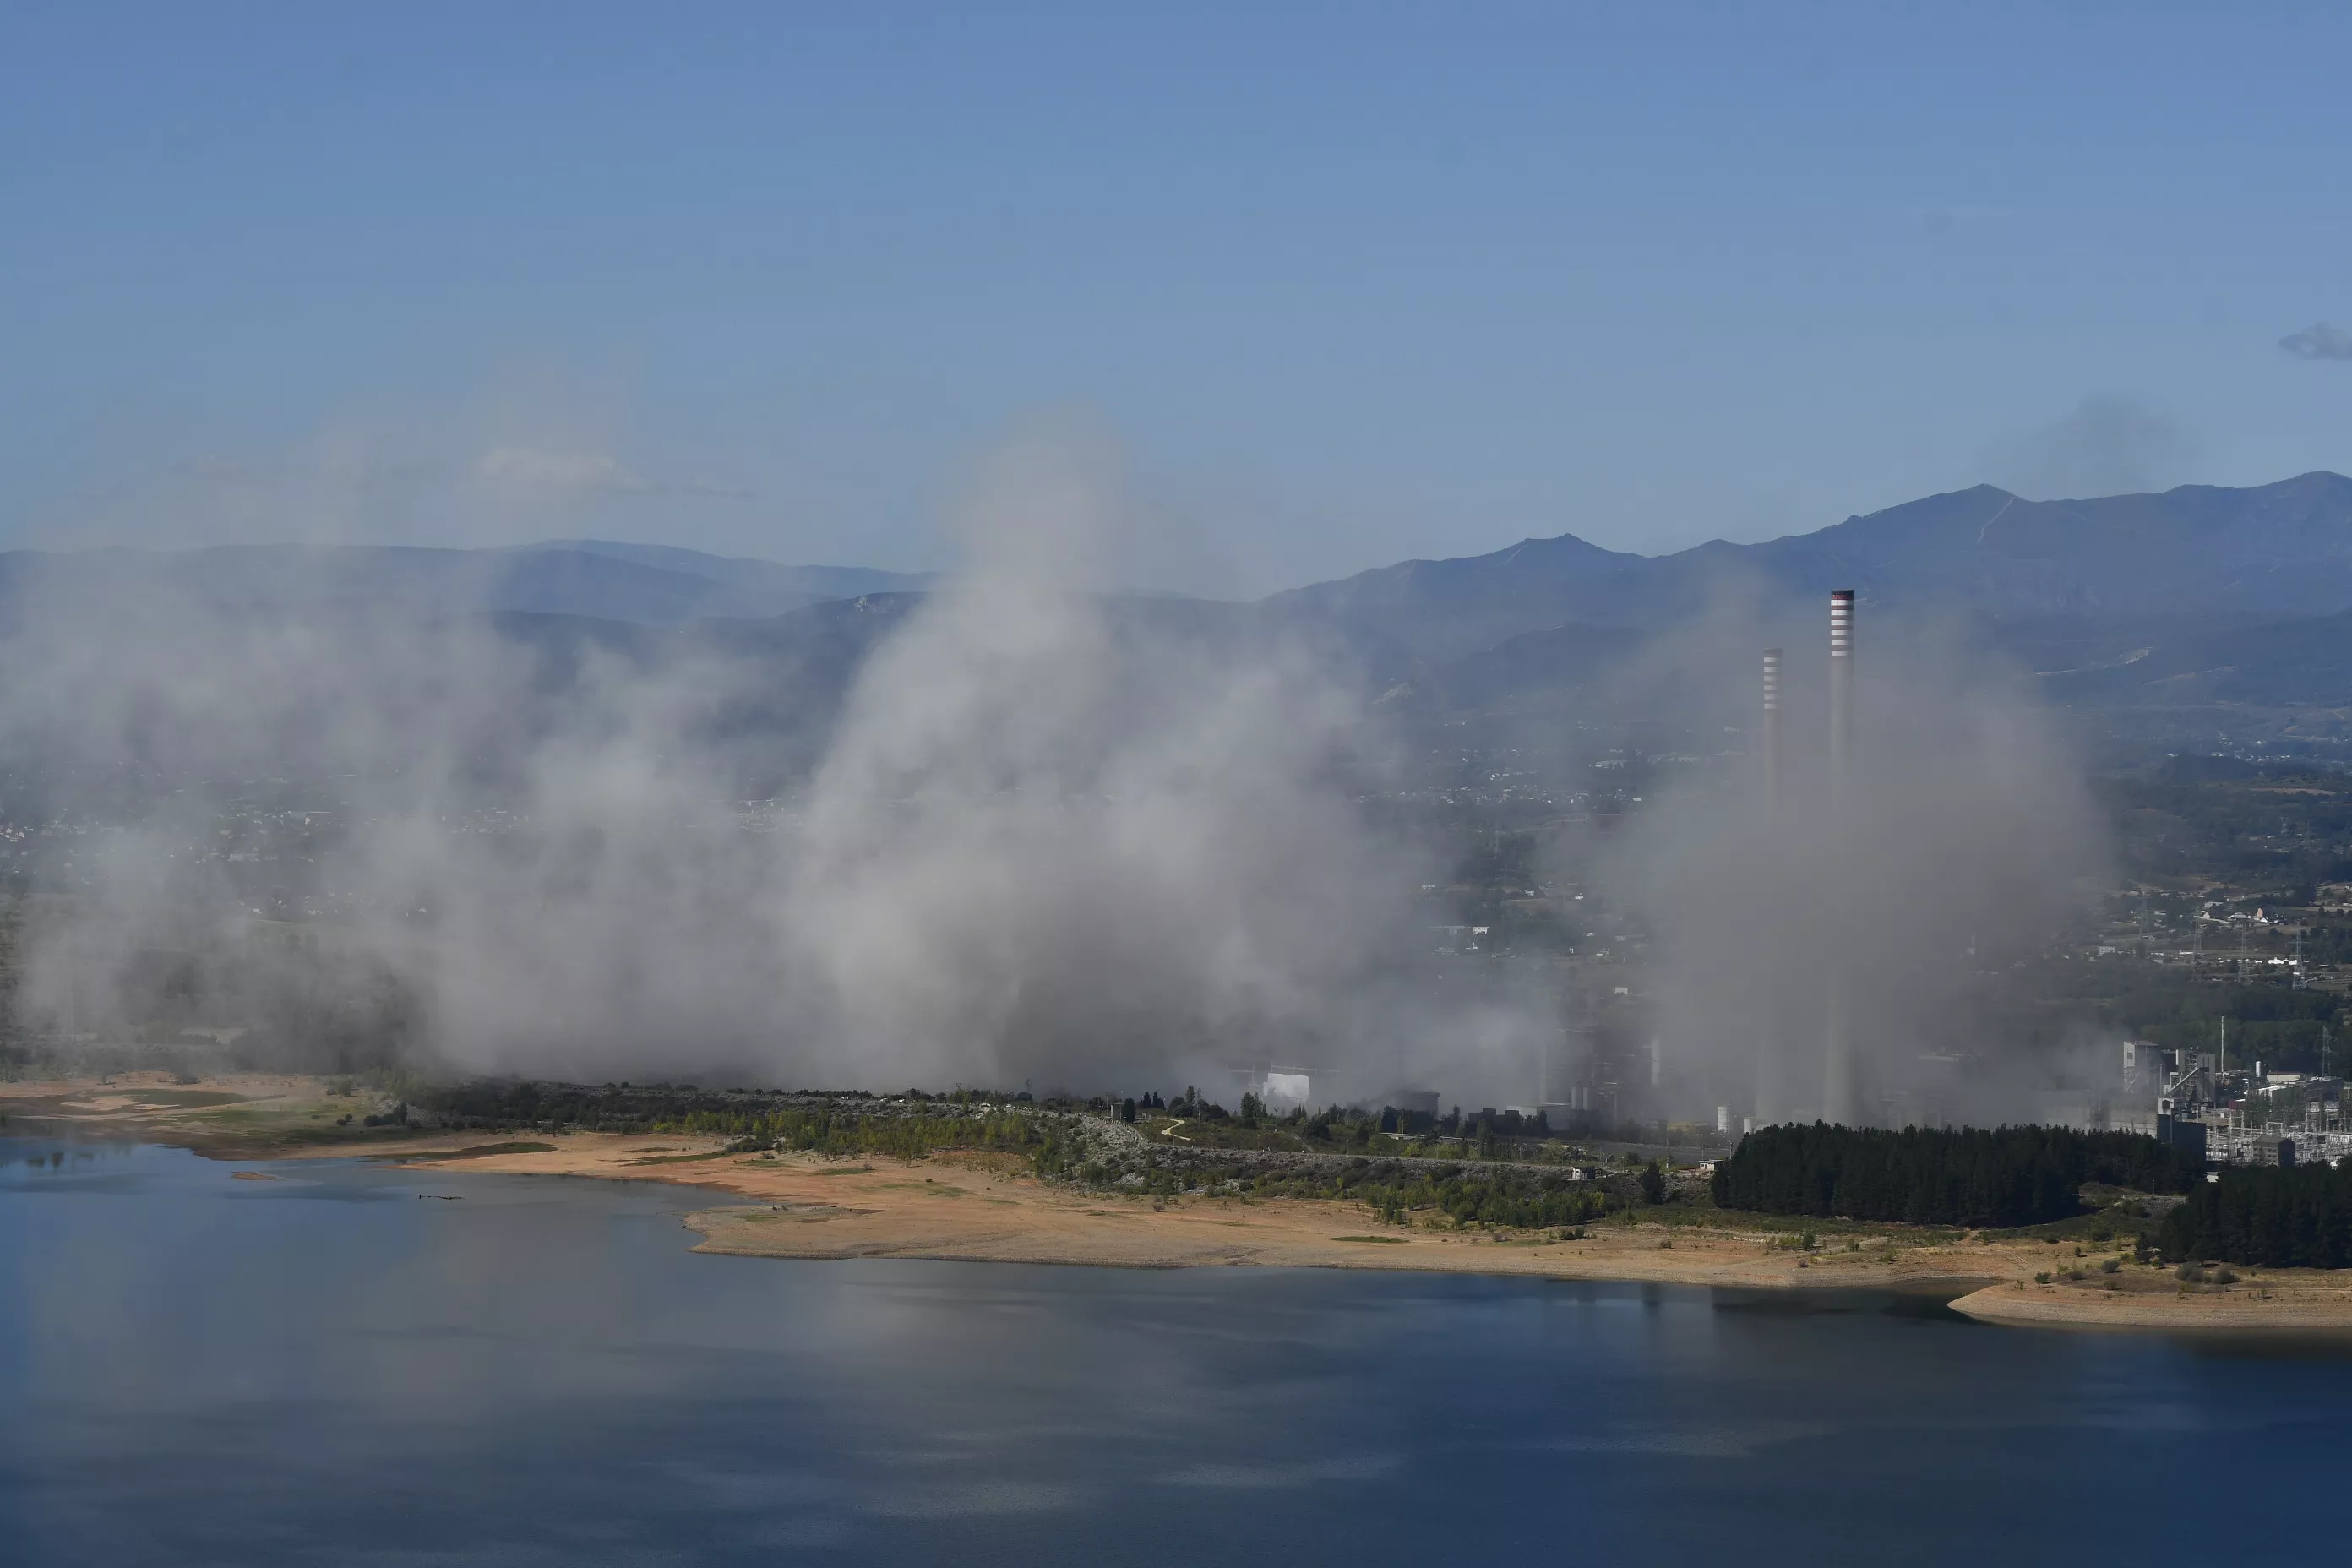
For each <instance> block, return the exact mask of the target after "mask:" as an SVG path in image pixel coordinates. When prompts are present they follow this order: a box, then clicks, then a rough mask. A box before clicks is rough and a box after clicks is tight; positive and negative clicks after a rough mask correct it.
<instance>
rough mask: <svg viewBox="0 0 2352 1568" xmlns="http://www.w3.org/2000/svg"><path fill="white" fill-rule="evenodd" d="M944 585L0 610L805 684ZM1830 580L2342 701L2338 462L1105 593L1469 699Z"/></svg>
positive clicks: (102, 579)
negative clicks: (1245, 583)
mask: <svg viewBox="0 0 2352 1568" xmlns="http://www.w3.org/2000/svg"><path fill="white" fill-rule="evenodd" d="M939 581H940V578H939V577H937V576H936V575H929V574H900V573H891V572H883V571H877V570H873V569H869V568H865V567H856V566H787V565H782V564H778V563H773V562H769V561H761V560H756V559H749V558H741V557H727V556H719V555H714V554H707V553H704V552H699V551H693V550H686V549H681V548H677V547H676V546H669V545H654V544H634V543H622V542H612V541H604V540H589V539H565V540H551V541H548V542H543V543H540V544H534V545H527V546H520V547H514V548H508V549H499V550H446V549H424V548H415V547H406V546H373V545H348V546H315V545H303V546H296V545H289V546H268V545H233V546H220V547H215V548H209V549H199V550H191V551H182V552H153V551H135V550H100V551H88V552H33V551H12V552H0V618H6V617H10V616H13V615H14V614H17V613H21V612H23V611H24V610H26V608H28V607H30V606H32V605H37V604H39V603H41V602H43V601H45V600H51V599H63V598H66V597H68V595H73V594H74V593H75V592H76V591H79V590H87V589H90V588H106V587H117V586H119V587H129V588H137V587H139V586H140V585H142V584H154V585H163V584H168V585H169V586H170V587H171V588H172V589H173V591H174V592H176V593H181V594H186V593H194V595H196V596H198V597H199V598H200V599H201V600H203V601H205V602H206V603H208V604H210V605H215V606H216V607H218V608H221V609H223V610H226V611H229V612H233V613H237V614H262V613H304V614H310V613H319V612H326V613H330V614H331V613H334V612H336V611H337V610H339V609H341V608H342V607H345V606H356V605H370V606H375V607H387V606H388V607H391V608H394V609H395V610H400V611H407V612H414V613H416V614H418V615H422V616H477V615H488V616H495V617H496V618H497V619H498V621H499V625H500V626H501V627H502V628H503V629H504V630H505V631H507V632H508V633H509V635H512V636H515V637H522V638H524V639H526V640H530V641H534V642H538V643H541V644H542V645H543V646H546V647H551V648H557V647H566V646H576V645H578V643H579V641H580V639H582V638H586V639H588V640H591V641H598V642H602V643H605V644H608V645H611V646H614V647H621V646H627V647H635V648H637V649H639V650H641V651H643V652H645V653H646V654H647V655H651V654H652V653H653V652H654V651H655V649H656V647H657V646H659V645H663V644H666V643H667V642H670V641H673V640H675V639H676V638H677V637H684V638H685V639H686V642H687V644H688V645H694V646H702V647H712V646H716V645H722V644H723V645H726V646H728V647H735V648H738V649H740V651H743V652H745V653H750V654H755V655H760V656H761V657H766V656H768V655H772V656H773V657H774V658H776V659H777V660H778V661H780V662H783V663H789V664H790V665H792V666H793V668H795V669H797V670H799V671H801V672H803V673H804V674H812V673H814V672H816V671H818V670H822V671H824V678H823V679H822V681H821V682H820V684H823V685H826V686H830V687H833V688H835V689H838V688H839V687H840V686H841V685H842V684H843V683H845V680H846V679H847V674H848V673H849V672H850V671H852V670H854V669H855V668H856V665H857V664H858V663H859V662H860V661H861V660H862V658H864V655H865V652H866V650H867V649H868V648H870V647H872V646H873V643H874V642H875V641H877V640H878V638H879V637H881V636H882V635H883V634H884V632H885V631H887V628H888V627H889V626H894V625H896V624H897V623H898V619H899V618H900V616H902V615H903V613H904V611H905V609H906V608H907V607H908V606H909V605H912V604H913V603H915V602H916V598H915V596H916V595H921V594H922V593H924V592H926V591H928V590H929V589H930V588H931V587H933V586H935V585H936V584H937V583H938V582H939ZM1832 587H1851V588H1853V589H1855V590H1856V591H1857V592H1858V594H1859V595H1860V597H1861V601H1862V605H1863V606H1864V611H1865V613H1866V614H1867V615H1868V616H1870V617H1871V621H1872V623H1873V624H1874V625H1875V626H1893V625H1896V624H1899V623H1901V622H1903V621H1904V620H1906V618H1910V619H1917V618H1921V617H1929V618H1933V617H1941V618H1942V619H1943V620H1945V621H1947V622H1957V623H1963V624H1966V625H1968V626H1972V627H1974V628H1975V635H1979V636H1980V637H1984V638H1986V639H1988V640H1990V641H1991V642H1993V643H1995V644H1998V645H2000V647H2003V648H2005V649H2006V650H2007V651H2008V652H2010V653H2011V655H2013V656H2014V657H2015V658H2018V659H2020V660H2021V661H2022V662H2024V663H2025V664H2026V665H2028V666H2029V667H2030V668H2032V669H2034V670H2036V671H2038V672H2041V679H2042V686H2043V689H2044V690H2045V692H2046V693H2047V694H2048V695H2050V696H2051V697H2053V699H2055V700H2059V701H2060V702H2062V703H2065V704H2073V705H2077V706H2090V707H2096V708H2100V709H2103V710H2104V709H2113V708H2116V707H2142V708H2147V707H2170V708H2175V709H2181V710H2188V709H2197V710H2200V711H2202V710H2209V709H2210V708H2211V707H2212V706H2213V705H2215V704H2222V705H2240V706H2244V705H2255V706H2268V707H2272V708H2291V707H2302V708H2314V707H2316V708H2326V707H2330V706H2338V707H2341V706H2352V479H2346V478H2344V477H2343V476H2341V475H2338V474H2334V473H2327V472H2315V473H2308V474H2304V475H2301V476H2299V477H2297V478H2295V479H2285V480H2282V481H2279V482H2277V483H2275V484H2269V485H2262V486H2256V487H2252V488H2250V489H2225V488H2221V487H2217V486H2208V485H2189V486H2183V487H2180V488H2179V489H2172V490H2167V491H2164V492H2162V493H2161V494H2151V495H2126V496H2109V497H2104V498H2098V499H2093V500H2050V501H2035V500H2024V499H2022V498H2021V497H2018V496H2015V495H2011V494H2010V493H2009V492H2007V491H2005V490H2000V489H1995V488H1993V487H1991V486H1987V485H1980V486H1978V487H1976V488H1974V489H1965V490H1957V491H1953V492H1950V493H1948V494H1944V495H1936V496H1928V497H1926V498H1923V499H1921V500H1914V501H1908V502H1906V503H1904V504H1902V505H1899V506H1895V507H1890V508H1887V509H1886V510H1882V511H1876V512H1873V513H1871V514H1869V515H1867V516H1857V517H1850V518H1848V519H1846V520H1845V521H1843V522H1840V523H1836V524H1834V525H1832V526H1830V527H1827V528H1823V529H1821V530H1819V531H1815V532H1811V533H1806V534H1796V535H1790V536H1788V537H1786V538H1780V539H1774V540H1769V541H1766V542H1761V543H1756V544H1733V543H1728V542H1724V541H1720V540H1717V541H1712V542H1708V543H1706V544H1702V545H1698V546H1696V547H1695V548H1693V549H1689V550H1684V551H1679V552H1674V553H1671V554H1665V555H1657V556H1647V555H1640V554H1634V553H1631V552H1622V551H1612V550H1607V549H1603V548H1601V546H1599V545H1595V544H1592V543H1590V542H1587V541H1585V540H1582V539H1580V538H1578V537H1576V536H1575V535H1574V534H1568V533H1563V534H1559V535H1556V536H1553V537H1550V538H1544V539H1528V540H1524V541H1522V542H1519V543H1517V544H1515V545H1513V546H1511V547H1510V548H1508V549H1506V550H1499V551H1495V552H1490V553H1487V554H1483V555H1473V556H1461V557H1455V558H1451V559H1444V560H1431V561H1408V562H1402V563H1396V564H1393V565H1389V566H1381V567H1377V568H1373V569H1371V570H1369V571H1365V572H1361V573H1358V574H1355V575H1353V576H1350V577H1346V578H1341V579H1338V580H1335V581H1331V582H1325V583H1318V584H1310V585H1308V586H1306V587H1301V588H1296V589H1291V590H1287V591H1285V592H1282V593H1278V594H1275V595H1269V596H1268V597H1266V598H1264V599H1261V600H1258V601H1256V602H1255V603H1253V604H1247V605H1235V604H1223V603H1211V602H1207V601H1200V600H1184V599H1176V598H1127V599H1120V600H1118V601H1116V602H1115V603H1116V605H1117V612H1116V613H1117V615H1118V616H1119V617H1120V618H1122V619H1123V620H1125V621H1129V622H1132V623H1133V624H1135V625H1137V626H1144V625H1150V626H1156V627H1158V628H1159V629H1160V630H1161V631H1162V632H1166V631H1169V630H1171V629H1175V630H1183V629H1186V628H1190V629H1192V630H1193V631H1195V632H1197V633H1198V634H1199V635H1202V636H1213V637H1220V638H1224V639H1231V638H1233V637H1254V636H1273V635H1281V634H1294V633H1304V634H1306V635H1308V636H1311V637H1315V638H1317V639H1318V640H1319V641H1320V642H1322V643H1323V644H1324V646H1326V647H1333V648H1336V649H1338V650H1340V651H1341V652H1343V653H1344V655H1345V656H1346V657H1347V658H1349V660H1350V661H1352V662H1353V663H1354V664H1355V665H1356V666H1357V667H1358V668H1360V670H1361V671H1362V673H1363V675H1364V677H1365V679H1367V680H1368V681H1369V682H1370V683H1372V684H1373V686H1374V687H1375V689H1393V690H1397V691H1407V692H1411V693H1413V694H1416V696H1417V699H1418V700H1419V701H1420V702H1421V703H1422V704H1423V706H1424V707H1429V708H1432V709H1434V710H1448V711H1462V710H1481V709H1491V708H1493V707H1495V706H1496V705H1497V704H1503V705H1508V704H1510V703H1512V702H1514V701H1517V700H1520V699H1522V698H1523V697H1524V696H1525V695H1526V694H1528V693H1530V692H1536V693H1549V694H1552V695H1554V696H1558V695H1559V694H1560V693H1573V692H1575V691H1577V690H1579V689H1584V688H1587V687H1590V686H1591V685H1592V684H1593V683H1594V682H1595V681H1597V680H1598V679H1600V678H1601V677H1603V676H1605V675H1606V674H1607V673H1608V672H1609V671H1610V670H1611V669H1612V668H1614V667H1616V666H1618V665H1620V664H1621V663H1622V661H1624V660H1625V659H1627V658H1631V657H1633V655H1635V654H1636V652H1637V651H1639V650H1641V649H1643V647H1645V645H1649V644H1652V643H1653V642H1654V641H1655V640H1658V639H1669V638H1671V637H1672V636H1673V634H1674V633H1675V628H1677V627H1688V626H1691V625H1692V624H1694V622H1695V619H1696V617H1697V616H1700V615H1702V614H1703V613H1705V612H1706V611H1707V610H1708V609H1709V608H1710V607H1711V606H1721V605H1728V606H1732V607H1735V608H1739V609H1742V610H1743V611H1744V612H1746V618H1747V619H1748V621H1749V622H1751V623H1764V624H1769V623H1771V622H1772V621H1773V620H1774V619H1775V618H1776V616H1785V617H1786V618H1787V621H1788V624H1790V625H1791V626H1798V627H1804V626H1814V623H1815V622H1816V621H1817V620H1818V619H1819V616H1818V611H1819V608H1820V600H1821V599H1822V596H1823V595H1825V594H1826V593H1827V591H1828V590H1829V589H1830V588H1832ZM598 627H603V628H604V630H598V629H597V628H598ZM632 627H634V628H636V629H635V630H634V631H632V630H630V629H629V628H632ZM650 634H659V635H656V636H653V640H652V641H651V642H648V641H647V640H646V637H647V636H648V635H650ZM1806 635H1809V634H1807V633H1805V632H1804V631H1802V630H1798V631H1796V632H1794V633H1792V637H1793V638H1801V637H1804V636H1806ZM1792 646H1794V645H1793V643H1792ZM2202 721H2203V720H2201V719H2200V722H2202Z"/></svg>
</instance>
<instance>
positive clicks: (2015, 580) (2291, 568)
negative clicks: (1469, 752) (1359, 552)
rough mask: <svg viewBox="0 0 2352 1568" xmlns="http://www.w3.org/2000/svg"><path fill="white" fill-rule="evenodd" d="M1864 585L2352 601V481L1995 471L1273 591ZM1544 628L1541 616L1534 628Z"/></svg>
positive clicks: (1682, 592)
mask: <svg viewBox="0 0 2352 1568" xmlns="http://www.w3.org/2000/svg"><path fill="white" fill-rule="evenodd" d="M1743 583H1745V584H1752V585H1754V586H1757V587H1760V588H1769V589H1774V590H1784V591H1790V592H1796V593H1801V594H1804V595H1818V594H1822V593H1825V592H1827V591H1828V590H1829V589H1830V588H1832V587H1851V588H1855V589H1858V590H1860V591H1861V593H1862V595H1863V596H1864V600H1865V601H1868V602H1875V603H1877V604H1879V605H1885V606H1902V607H1905V608H1917V607H1922V606H1931V605H1932V606H1937V607H1966V608H1970V609H1975V610H1981V611H1986V612H1990V613H1995V614H2003V615H2007V614H2022V613H2030V612H2033V611H2042V610H2085V611H2097V612H2102V613H2115V612H2125V611H2146V610H2178V611H2198V612H2207V613H2210V612H2213V611H2219V610H2232V609H2249V610H2262V611H2279V612H2291V613H2301V614H2306V615H2317V614H2326V613H2331V612H2334V611H2337V610H2344V609H2352V479H2345V478H2344V477H2343V476H2342V475H2339V474H2332V473H2326V472H2315V473H2309V474H2305V475H2302V476H2300V477H2299V478H2296V479H2284V480H2281V481H2280V482H2278V483H2276V484H2269V485H2262V486H2258V487H2255V488H2253V489H2221V488H2219V487H2215V486H2210V485H2184V486H2181V487H2180V488H2179V489H2171V490H2167V491H2164V492H2162V493H2161V494H2154V495H2125V496H2107V497H2103V498H2099V499H2095V500H2054V501H2032V500H2023V499H2022V498H2021V497H2018V496H2014V495H2011V494H2010V493H2009V492H2008V491H2006V490H2002V489H1996V488H1995V487H1993V486H1991V485H1979V486H1977V487H1975V488H1974V489H1966V490H1956V491H1952V492H1950V493H1948V494H1945V495H1936V496H1927V497H1925V498H1923V499H1921V500H1914V501H1906V502H1905V503H1904V504H1902V505H1900V506H1895V507H1889V508H1887V509H1886V510H1884V511H1877V512H1873V513H1871V514H1870V515H1868V516H1866V517H1860V516H1858V517H1850V518H1848V519H1846V520H1845V521H1843V522H1841V523H1837V524H1835V525H1833V526H1832V527H1829V528H1824V529H1821V530H1819V531H1815V532H1812V533H1806V534H1791V535H1789V536H1787V537H1784V538H1780V539H1774V540H1769V541H1767V542H1763V543H1759V544H1731V543H1727V542H1724V541H1721V540H1715V541H1711V542H1708V543H1706V544H1701V545H1697V546H1696V547H1694V548H1692V549H1689V550H1685V551H1680V552H1675V553H1674V554H1670V555H1660V556H1647V555H1636V554H1631V553H1627V552H1620V551H1612V550H1604V549H1601V547H1600V546H1598V545H1595V544H1591V543H1587V542H1585V541H1583V540H1581V539H1579V538H1577V537H1576V536H1575V535H1574V534H1561V535H1559V536H1558V537H1556V538H1551V539H1528V540H1523V541H1521V542H1519V543H1517V544H1515V545H1513V546H1511V547H1510V548H1509V549H1507V550H1499V551H1496V552H1493V553H1491V554H1486V555H1475V556H1464V557H1457V558H1454V559H1452V560H1443V561H1407V562H1402V563H1398V564H1396V565H1393V566H1383V567H1379V568H1376V569H1374V570H1371V571H1369V572H1362V573H1359V574H1356V575H1355V576H1352V577H1346V578H1341V579H1339V580H1338V581H1335V582H1328V583H1318V584H1312V585H1310V586H1307V587H1304V588H1297V589H1293V590H1290V591H1289V592H1287V593H1284V594H1277V595H1274V596H1273V598H1272V599H1271V600H1270V601H1269V603H1274V604H1279V605H1288V606H1294V607H1297V608H1301V609H1309V610H1317V611H1323V612H1327V613H1329V612H1345V611H1362V610H1368V609H1385V608H1391V607H1408V606H1411V607H1419V608H1423V609H1433V608H1443V609H1445V610H1448V611H1454V612H1465V611H1474V610H1479V611H1487V612H1493V611H1496V610H1506V611H1509V612H1513V613H1516V614H1520V615H1526V616H1537V617H1549V619H1546V620H1544V621H1543V624H1545V625H1558V624H1560V623H1562V622H1565V621H1568V620H1583V621H1592V622H1598V623H1601V624H1607V625H1633V624H1636V623H1639V622H1642V621H1645V620H1653V619H1659V618H1664V617H1669V616H1677V615H1683V614H1687V613H1690V612H1692V611H1694V610H1696V609H1698V608H1701V607H1703V606H1704V605H1705V604H1706V601H1707V600H1708V598H1709V597H1710V595H1714V594H1716V593H1717V592H1719V591H1721V590H1722V589H1723V588H1725V587H1727V586H1730V585H1734V584H1743ZM1528 629H1532V628H1528Z"/></svg>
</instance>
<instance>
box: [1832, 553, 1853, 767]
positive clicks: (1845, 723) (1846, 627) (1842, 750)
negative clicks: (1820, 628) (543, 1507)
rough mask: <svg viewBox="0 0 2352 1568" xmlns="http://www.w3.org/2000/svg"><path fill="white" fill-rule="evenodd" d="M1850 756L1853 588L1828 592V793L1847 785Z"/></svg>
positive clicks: (1851, 751)
mask: <svg viewBox="0 0 2352 1568" xmlns="http://www.w3.org/2000/svg"><path fill="white" fill-rule="evenodd" d="M1852 759H1853V589H1851V588H1835V589H1832V590H1831V592H1830V797H1831V798H1832V800H1834V799H1836V798H1837V797H1838V796H1840V795H1843V794H1844V793H1845V791H1846V788H1847V782H1848V781H1847V778H1846V770H1847V768H1848V767H1849V766H1851V764H1852Z"/></svg>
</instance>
